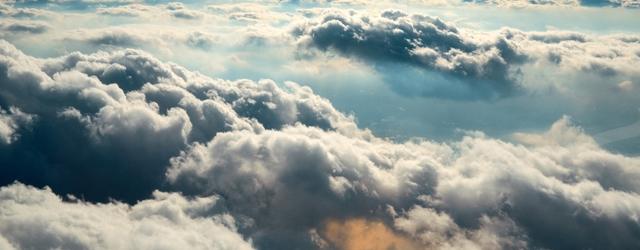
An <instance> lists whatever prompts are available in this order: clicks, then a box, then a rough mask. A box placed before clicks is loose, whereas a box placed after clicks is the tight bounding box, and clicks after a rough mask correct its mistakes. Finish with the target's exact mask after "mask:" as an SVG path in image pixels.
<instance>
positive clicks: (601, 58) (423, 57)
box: [292, 9, 640, 100]
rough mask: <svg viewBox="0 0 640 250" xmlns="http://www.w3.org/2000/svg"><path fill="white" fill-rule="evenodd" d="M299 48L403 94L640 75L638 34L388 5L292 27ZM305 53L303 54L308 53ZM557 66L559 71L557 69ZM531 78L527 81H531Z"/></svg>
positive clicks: (509, 90) (451, 94)
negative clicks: (536, 28) (468, 19)
mask: <svg viewBox="0 0 640 250" xmlns="http://www.w3.org/2000/svg"><path fill="white" fill-rule="evenodd" d="M292 35H293V36H294V37H297V38H298V44H299V46H302V47H301V49H300V51H299V53H307V54H308V55H309V56H310V57H311V58H313V52H311V53H310V52H308V49H309V48H316V49H318V50H319V51H322V52H325V53H336V54H338V55H342V56H346V57H350V58H354V59H357V60H361V61H364V62H365V63H367V64H369V65H371V66H372V67H373V68H374V69H376V71H377V72H379V74H381V75H383V77H384V79H385V81H386V82H388V83H389V84H390V85H391V86H392V89H394V90H396V91H398V92H399V93H401V94H407V95H419V96H420V95H422V96H426V97H440V98H448V99H457V100H469V99H471V100H476V99H496V98H501V97H508V96H513V95H517V94H519V93H522V92H526V91H530V90H535V89H540V88H541V83H539V82H540V79H539V78H536V77H535V76H530V75H528V74H532V73H531V71H530V70H527V69H526V68H527V67H540V68H543V70H547V69H551V68H556V69H557V68H558V67H560V69H561V70H560V71H558V72H557V73H549V74H547V75H551V76H550V77H552V78H556V79H565V78H567V77H574V76H573V75H574V74H576V73H578V74H580V73H588V74H595V75H600V76H602V77H613V76H627V77H638V76H639V75H640V72H639V71H638V70H637V68H633V67H630V65H636V64H638V63H640V61H639V60H640V58H639V57H637V55H636V54H637V53H638V51H640V45H639V44H638V43H637V41H638V38H637V37H635V36H633V35H626V36H625V35H603V36H594V35H589V34H584V33H579V32H569V31H556V30H550V31H545V32H525V31H520V30H517V29H512V28H503V29H501V30H498V31H494V32H478V31H472V30H469V29H465V28H458V27H456V26H455V25H453V24H449V23H446V22H444V21H442V20H441V19H439V18H433V17H430V16H424V15H410V14H407V13H404V12H402V11H397V10H386V11H383V12H381V13H379V14H378V15H376V14H369V13H368V12H364V11H343V10H336V9H329V10H323V11H320V14H319V15H317V16H316V17H312V18H309V19H306V18H303V19H301V20H299V21H298V23H297V25H295V26H294V29H293V30H292ZM303 58H304V57H303ZM556 71H557V70H556ZM525 80H527V81H525Z"/></svg>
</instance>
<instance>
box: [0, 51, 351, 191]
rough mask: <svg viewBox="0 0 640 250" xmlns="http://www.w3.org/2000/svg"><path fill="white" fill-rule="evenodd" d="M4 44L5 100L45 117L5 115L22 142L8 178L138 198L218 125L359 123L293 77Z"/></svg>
mask: <svg viewBox="0 0 640 250" xmlns="http://www.w3.org/2000/svg"><path fill="white" fill-rule="evenodd" d="M0 45H1V47H0V52H1V53H0V84H1V86H2V90H1V91H0V103H2V104H3V105H7V106H6V107H7V108H5V109H8V107H15V108H16V109H19V110H21V111H22V112H24V113H26V114H31V115H35V116H37V117H38V119H37V122H35V123H33V124H32V126H29V129H30V130H24V131H22V130H20V129H18V130H16V129H15V126H14V125H13V124H14V123H9V122H7V124H9V125H7V126H6V127H7V128H8V129H5V130H6V131H7V133H6V134H7V136H10V137H11V135H14V134H20V140H17V141H14V142H13V143H11V145H10V148H9V149H7V150H3V153H2V154H0V159H2V162H3V163H4V164H2V165H3V166H2V168H0V169H1V171H2V173H3V175H2V176H3V177H2V182H3V183H10V182H12V181H13V180H14V179H17V180H21V181H24V182H27V183H29V184H36V185H45V184H46V185H50V186H52V188H53V189H54V190H56V191H60V192H62V193H66V192H72V193H77V194H83V195H85V196H86V197H87V198H91V199H105V198H108V197H113V198H118V199H125V200H128V201H131V200H135V199H139V198H141V197H144V196H145V195H146V194H148V193H149V192H150V191H151V190H153V189H154V188H155V187H156V186H157V185H160V184H161V183H162V182H163V175H164V168H165V167H166V165H167V164H168V163H169V162H168V160H169V158H171V157H172V156H176V155H177V154H178V153H179V152H180V151H181V150H183V149H185V148H186V147H187V146H188V145H189V144H190V143H192V142H197V141H200V142H206V141H208V140H210V139H211V138H212V137H213V136H215V135H216V134H217V133H218V132H222V131H231V130H251V131H261V130H264V129H265V128H266V129H279V128H281V127H283V126H286V125H293V124H296V123H302V124H306V125H310V126H318V127H321V128H323V129H327V130H340V131H346V132H348V131H353V130H354V129H355V124H354V123H353V122H352V120H351V118H349V117H347V116H345V115H343V114H341V113H339V112H338V111H336V110H335V109H334V108H333V107H332V106H331V104H330V103H329V102H328V101H327V100H325V99H323V98H321V97H318V96H317V95H315V94H313V92H312V91H311V90H310V89H309V88H307V87H301V86H298V85H296V84H293V83H292V84H288V87H287V89H283V88H280V87H278V86H277V85H276V84H275V83H274V82H273V81H269V80H264V81H260V82H257V83H256V82H252V81H248V80H242V81H238V82H229V81H224V80H219V79H211V78H209V77H206V76H203V75H201V74H198V73H194V72H190V71H188V70H186V69H184V68H182V67H180V66H177V65H175V64H167V63H163V62H161V61H159V60H157V59H155V58H153V57H151V56H150V55H148V54H146V53H143V52H140V51H136V50H123V51H117V52H113V53H96V54H92V55H84V54H80V53H73V54H70V55H67V56H63V57H59V58H51V59H38V58H33V57H29V56H26V55H24V54H22V53H21V52H20V51H18V50H17V49H16V48H15V47H13V46H12V45H11V44H9V43H7V42H2V43H1V44H0ZM9 120H11V119H9ZM346 132H345V133H346ZM134 137H135V138H138V139H136V140H135V142H131V141H130V138H134ZM12 140H13V139H12ZM61 145H64V146H63V147H61ZM27 155H29V156H27ZM41 171H44V174H38V173H41ZM121 174H123V176H120V175H121ZM107 186H109V187H112V188H110V189H105V188H104V187H107ZM134 186H135V188H134Z"/></svg>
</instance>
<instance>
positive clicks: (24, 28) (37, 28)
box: [0, 19, 51, 37]
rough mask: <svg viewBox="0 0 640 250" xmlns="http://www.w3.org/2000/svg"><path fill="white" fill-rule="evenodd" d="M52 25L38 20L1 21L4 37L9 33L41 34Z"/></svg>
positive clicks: (0, 27)
mask: <svg viewBox="0 0 640 250" xmlns="http://www.w3.org/2000/svg"><path fill="white" fill-rule="evenodd" d="M50 28H51V27H50V26H49V25H47V24H45V23H42V22H37V21H22V20H10V19H9V20H2V21H0V30H2V32H3V34H2V35H0V36H2V37H4V36H7V35H17V34H24V33H30V34H40V33H44V32H46V31H47V30H49V29H50Z"/></svg>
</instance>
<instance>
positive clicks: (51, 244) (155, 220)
mask: <svg viewBox="0 0 640 250" xmlns="http://www.w3.org/2000/svg"><path fill="white" fill-rule="evenodd" d="M217 200H218V197H215V196H210V197H201V198H193V199H188V198H185V197H183V196H181V195H180V194H177V193H163V192H158V191H157V192H154V194H153V198H151V199H148V200H142V201H139V202H138V203H136V204H135V205H131V206H130V205H126V204H123V203H119V202H109V203H89V202H84V201H79V200H77V199H72V200H71V201H63V200H62V199H61V198H60V197H59V196H57V195H55V194H54V193H53V192H52V191H51V189H48V188H45V189H37V188H34V187H30V186H26V185H23V184H19V183H16V184H12V185H9V186H5V187H2V188H0V208H1V212H0V235H2V237H0V246H7V245H9V244H10V245H12V246H13V247H15V248H16V249H58V248H59V249H253V247H252V245H251V242H250V241H246V240H244V239H243V237H242V236H241V235H239V234H238V233H237V232H236V229H235V221H234V218H233V217H231V216H230V215H228V214H224V213H212V212H215V210H213V209H215V206H216V203H217ZM3 249H6V248H3Z"/></svg>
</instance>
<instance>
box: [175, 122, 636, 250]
mask: <svg viewBox="0 0 640 250" xmlns="http://www.w3.org/2000/svg"><path fill="white" fill-rule="evenodd" d="M535 136H545V138H546V140H532V139H529V140H527V144H518V143H516V144H513V143H508V142H504V141H500V140H496V139H491V138H487V137H486V136H484V135H482V134H478V133H471V134H469V135H468V136H466V137H464V138H463V139H462V140H461V141H459V142H454V143H451V144H437V143H432V142H428V141H419V142H407V143H404V144H396V143H392V142H388V141H384V140H381V139H377V138H358V137H354V136H345V135H341V134H339V133H335V132H325V131H322V130H319V129H315V128H307V127H303V126H297V127H290V128H285V129H283V130H281V131H265V132H262V133H259V134H254V133H252V132H250V131H236V132H227V133H222V134H219V135H217V136H216V137H214V138H213V140H212V141H211V142H209V143H207V144H197V145H195V146H194V147H191V148H190V149H189V150H188V151H187V153H185V154H184V155H182V156H180V157H178V158H174V159H173V160H172V167H171V168H170V169H169V171H168V172H167V175H168V178H169V180H170V182H171V183H172V184H173V185H174V186H176V188H177V189H179V190H183V191H185V192H187V193H195V194H214V193H215V194H220V195H221V196H222V197H225V200H226V201H227V202H228V203H229V204H234V206H233V208H231V212H232V214H237V215H238V216H243V217H244V216H246V217H249V218H252V221H254V223H255V224H253V226H251V227H249V228H248V229H246V231H247V232H249V235H252V238H254V239H255V240H256V243H257V245H258V246H261V247H276V248H277V247H279V246H283V245H281V244H284V242H287V243H286V244H292V242H300V238H303V237H304V234H302V235H301V233H300V232H309V231H310V230H312V231H313V230H317V231H316V232H318V231H319V232H321V230H322V225H323V223H325V222H326V221H329V220H335V219H336V218H342V219H340V220H345V222H344V223H347V222H346V221H348V220H349V219H350V218H375V219H376V220H380V221H389V220H395V221H396V222H395V223H394V224H393V225H394V226H395V227H397V228H398V229H400V230H402V231H404V232H407V233H409V234H410V235H413V236H414V237H415V238H416V240H417V242H423V243H422V244H433V246H434V247H436V248H445V247H447V246H454V247H456V246H459V247H461V245H460V244H463V245H471V246H477V247H478V248H487V247H488V248H510V247H522V246H531V247H545V248H585V247H589V246H597V247H602V248H611V247H626V246H633V245H635V244H638V242H637V238H638V237H637V235H636V233H634V232H636V230H637V229H638V227H639V226H638V224H637V219H636V218H637V216H638V213H640V210H639V208H640V196H639V195H638V192H639V191H640V186H638V185H636V184H635V182H634V181H633V180H635V179H636V178H637V177H636V176H638V175H640V172H639V171H638V169H637V168H636V167H635V166H637V165H638V164H639V163H640V162H639V161H640V160H639V159H638V158H630V157H625V156H622V155H616V154H612V153H609V152H607V151H605V150H603V149H601V148H600V147H599V146H598V145H597V144H595V143H594V141H593V139H590V138H589V137H588V136H586V135H584V133H582V132H580V130H579V129H578V128H576V127H574V126H572V125H571V124H570V123H569V122H568V120H567V119H566V118H563V119H561V120H559V121H558V122H557V123H555V124H554V125H553V126H552V127H551V128H550V130H549V131H548V132H546V133H544V134H541V135H529V137H535ZM519 137H520V139H523V138H525V136H524V135H521V136H519ZM549 141H553V143H548V142H549ZM416 206H418V207H416ZM389 207H391V210H392V211H394V212H388V211H389V209H388V208H389ZM420 207H422V208H420ZM425 209H426V210H425ZM423 214H424V215H423ZM265 215H268V216H265ZM422 216H427V218H431V219H428V220H427V219H421V218H422ZM340 220H339V221H340ZM421 221H428V222H429V223H431V224H429V225H424V224H422V223H426V222H421ZM434 221H441V223H442V224H441V225H439V224H433V223H435V222H434ZM340 223H342V222H340ZM387 225H389V224H387ZM614 225H619V226H614ZM560 235H562V236H560ZM320 236H322V235H321V234H320ZM307 237H308V238H312V237H311V236H307ZM430 237H433V238H430ZM325 240H326V239H325ZM309 241H311V240H309ZM316 242H317V241H316ZM303 243H304V241H302V242H300V244H303ZM306 244H313V243H309V242H307V243H306ZM302 246H305V245H302ZM306 246H307V247H308V245H306Z"/></svg>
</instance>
